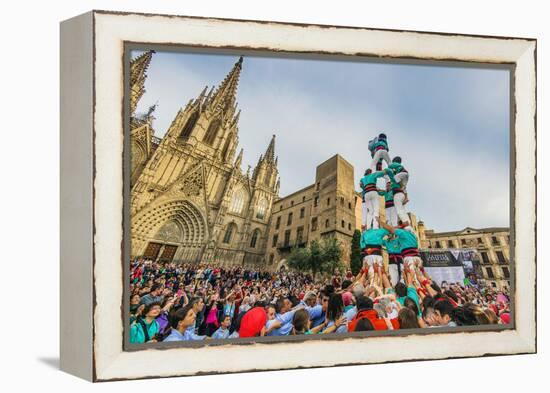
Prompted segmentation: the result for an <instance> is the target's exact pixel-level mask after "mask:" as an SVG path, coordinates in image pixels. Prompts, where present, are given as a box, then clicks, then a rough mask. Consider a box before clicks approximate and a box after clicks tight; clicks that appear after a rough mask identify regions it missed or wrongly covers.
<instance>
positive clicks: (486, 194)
mask: <svg viewBox="0 0 550 393" xmlns="http://www.w3.org/2000/svg"><path fill="white" fill-rule="evenodd" d="M139 53H140V52H134V53H133V54H132V56H136V55H138V54H139ZM237 60H238V56H235V55H211V54H191V53H187V54H186V53H170V52H157V53H155V54H154V55H153V59H152V61H151V65H150V67H149V71H148V78H147V80H146V82H145V88H146V90H147V91H146V93H145V94H144V96H143V98H142V99H141V101H140V102H139V105H138V108H137V112H145V111H146V110H147V108H148V107H149V106H150V105H152V104H154V103H155V102H157V101H158V108H157V110H156V112H155V116H156V120H155V122H154V128H155V132H156V136H159V137H161V136H163V135H164V133H165V132H166V130H167V129H168V127H169V125H170V123H171V121H172V120H173V118H174V116H175V115H176V113H177V111H178V110H179V109H180V108H181V107H183V106H185V104H186V103H187V102H188V101H189V99H191V98H195V97H197V96H198V94H199V93H200V92H201V90H202V89H203V88H204V86H205V85H208V86H209V87H210V86H212V85H216V86H217V85H218V84H219V83H220V82H221V81H222V80H223V78H224V77H225V76H226V75H227V73H228V72H229V71H230V70H231V68H232V67H233V65H234V64H235V62H236V61H237ZM509 99H510V97H509V73H508V71H505V70H497V69H479V68H458V67H442V66H438V67H436V66H426V65H397V64H376V63H367V62H347V61H334V60H330V61H329V60H324V59H323V60H309V59H299V58H293V59H289V58H272V57H252V56H245V58H244V62H243V70H242V73H241V78H240V83H239V89H238V92H237V101H238V103H239V108H240V109H241V110H242V112H241V117H240V121H239V142H240V146H241V147H243V148H244V151H245V154H244V158H243V170H246V167H247V165H252V167H254V165H255V164H256V163H257V161H258V157H259V155H260V154H262V153H263V152H265V150H266V148H267V145H268V143H269V140H270V138H271V135H272V134H276V154H277V155H278V156H279V174H280V176H281V192H280V195H281V196H285V195H287V194H290V193H292V192H294V191H296V190H298V189H300V188H302V187H305V186H307V185H310V184H312V183H313V182H314V179H315V168H316V166H317V165H318V164H319V163H321V162H323V161H325V160H326V159H328V158H330V157H331V156H333V155H334V154H336V153H338V154H340V155H342V156H343V157H344V158H345V159H346V160H347V161H349V162H350V163H351V164H352V165H353V166H354V168H355V178H356V184H357V183H358V182H359V179H360V177H361V175H362V173H363V171H364V170H365V169H366V168H367V167H368V166H369V165H370V154H369V152H368V149H367V142H368V140H369V139H371V138H372V137H374V136H376V135H378V133H380V132H384V133H386V134H387V135H388V142H389V147H390V156H391V157H393V156H396V155H399V156H401V157H402V158H403V164H404V166H405V167H406V168H407V170H408V171H409V174H410V177H409V184H408V187H407V188H408V192H409V198H410V200H411V201H410V202H409V204H408V205H407V210H409V211H412V212H414V213H415V214H416V215H417V216H418V217H419V219H421V220H423V221H424V222H425V224H426V226H427V227H428V228H432V229H435V230H436V231H451V230H460V229H463V228H465V227H467V226H470V227H474V228H482V227H490V226H508V225H509V165H510V160H509V140H508V135H509V116H510V114H509ZM357 188H358V187H357Z"/></svg>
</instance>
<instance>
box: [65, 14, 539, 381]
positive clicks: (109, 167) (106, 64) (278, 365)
mask: <svg viewBox="0 0 550 393" xmlns="http://www.w3.org/2000/svg"><path fill="white" fill-rule="evenodd" d="M125 43H146V44H150V45H167V44H169V45H182V46H187V47H209V48H214V49H215V48H219V49H222V48H232V49H236V48H242V49H243V50H245V49H246V50H250V49H253V50H254V49H256V50H263V51H278V52H285V53H317V54H319V53H322V54H327V55H330V54H333V55H342V56H368V57H371V58H377V59H379V60H392V59H409V60H411V61H414V60H430V61H458V62H475V63H494V64H497V63H498V64H509V65H511V66H513V69H514V71H513V75H514V76H513V93H514V94H513V99H514V103H515V105H514V115H513V124H512V130H513V131H512V134H511V135H512V138H513V143H512V144H511V149H512V154H511V157H512V158H513V159H512V162H513V163H514V165H513V170H514V172H513V174H512V176H513V179H512V182H511V184H512V185H513V187H511V188H512V198H513V200H512V206H513V209H512V213H513V216H512V217H511V221H512V222H513V225H512V226H513V231H512V234H511V239H512V240H511V243H512V242H513V245H514V246H513V252H514V254H513V257H514V261H520V263H517V264H514V269H513V275H514V292H513V298H514V327H513V329H506V330H501V331H465V332H452V333H451V332H444V333H437V334H426V335H420V334H413V335H410V334H409V335H391V336H387V335H386V336H383V335H376V336H372V337H368V338H363V337H347V338H344V339H331V340H309V341H306V342H272V343H269V344H265V343H252V344H247V345H235V344H226V345H216V346H201V347H191V348H190V347H186V348H165V349H154V348H153V349H141V350H137V351H133V350H132V351H128V350H125V349H124V334H123V332H124V320H123V317H122V311H121V310H122V308H123V292H124V279H123V277H124V272H123V263H122V259H123V255H124V241H123V234H124V230H125V228H124V225H123V222H124V217H123V210H124V209H123V202H124V197H123V165H124V163H123V156H124V154H123V153H124V132H123V124H124V118H123V116H124V108H123V102H124V85H123V64H124V47H125ZM61 183H62V184H61V332H60V334H61V368H62V369H63V370H65V371H67V372H69V373H71V374H74V375H77V376H79V377H82V378H85V379H87V380H90V381H109V380H121V379H137V378H151V377H168V376H185V375H200V374H213V373H232V372H243V371H253V370H278V369H291V368H303V367H330V366H336V365H347V364H368V363H383V362H395V361H410V360H420V359H422V360H424V359H444V358H451V357H452V358H460V357H472V356H487V355H503V354H520V353H533V352H536V306H535V304H536V302H535V299H536V245H535V239H536V40H534V39H524V38H508V37H481V36H468V35H451V34H440V33H424V32H422V33H421V32H412V31H389V30H377V29H369V28H358V27H337V26H321V25H299V24H285V23H275V22H263V21H241V20H227V19H215V18H197V17H185V16H171V15H149V14H132V13H116V12H104V11H92V12H89V13H87V14H84V15H81V16H78V17H75V18H73V19H70V20H67V21H65V22H63V23H62V24H61ZM403 348H407V350H406V351H403ZM222 359H223V361H222ZM227 359H231V361H227Z"/></svg>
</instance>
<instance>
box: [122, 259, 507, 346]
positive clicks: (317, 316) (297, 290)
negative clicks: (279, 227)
mask: <svg viewBox="0 0 550 393" xmlns="http://www.w3.org/2000/svg"><path fill="white" fill-rule="evenodd" d="M371 269H373V270H374V272H372V271H371V272H369V271H368V268H365V269H363V270H361V271H360V272H359V273H358V274H357V275H355V276H354V275H352V273H351V271H346V272H342V273H337V274H335V275H333V276H332V277H322V278H316V279H314V277H312V276H311V275H310V274H306V273H300V272H292V271H280V272H268V271H258V270H248V269H244V268H241V267H234V268H220V267H216V266H213V265H203V264H198V265H190V264H174V263H169V264H159V263H154V262H152V261H147V260H143V259H136V260H134V261H133V262H132V263H131V270H130V296H131V297H130V342H132V343H146V342H161V341H164V342H169V341H188V340H209V339H228V338H238V337H256V336H286V335H300V334H341V333H347V332H357V331H369V330H396V329H419V328H434V329H435V328H440V327H456V326H472V325H488V324H509V323H510V300H509V294H508V293H505V292H498V291H495V290H493V289H490V288H480V287H478V285H477V283H476V284H475V285H474V284H473V283H472V281H468V280H467V281H466V282H465V283H464V282H462V283H446V282H442V283H440V285H438V284H437V283H436V282H434V281H433V280H431V279H430V277H429V276H428V274H427V273H426V272H425V270H424V269H423V268H422V267H419V266H409V267H406V268H404V269H403V272H402V279H401V280H400V281H399V282H397V283H396V284H395V285H391V281H390V279H389V277H388V272H387V271H385V269H383V268H380V267H377V266H376V265H375V266H374V267H371ZM369 273H370V274H369Z"/></svg>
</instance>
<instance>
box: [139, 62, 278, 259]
mask: <svg viewBox="0 0 550 393" xmlns="http://www.w3.org/2000/svg"><path fill="white" fill-rule="evenodd" d="M152 55H153V52H147V53H145V54H143V55H141V56H139V57H137V58H135V59H134V60H133V61H132V62H131V78H130V83H131V86H130V91H131V97H130V99H131V103H130V104H131V105H130V106H131V109H132V111H133V112H132V117H131V126H130V134H131V146H132V147H131V156H132V158H131V179H130V185H131V195H130V217H131V219H130V221H131V257H132V258H135V257H145V258H148V259H152V260H156V261H175V262H192V263H196V262H214V261H215V263H216V264H217V265H221V266H228V265H241V266H260V265H263V264H264V263H265V255H266V246H267V242H266V239H267V233H268V228H269V224H270V218H271V210H272V206H273V203H274V201H275V200H276V199H277V195H278V192H279V184H280V183H279V175H278V170H277V157H275V136H274V135H273V137H272V139H271V141H269V144H268V146H267V149H266V151H265V154H263V155H261V156H260V158H259V160H258V163H257V165H256V166H255V168H254V169H253V171H252V172H251V171H250V168H249V170H248V171H246V172H243V171H242V170H241V164H242V160H243V154H244V153H243V150H242V149H241V150H240V152H239V153H238V154H237V148H238V134H239V128H238V124H239V116H240V111H237V105H236V94H237V86H238V82H239V76H240V74H241V71H242V66H243V58H242V57H241V58H240V59H239V60H238V61H237V62H236V64H235V65H234V67H233V69H232V70H231V71H230V72H229V74H228V75H227V76H226V78H225V79H224V80H223V81H222V82H221V84H220V85H219V86H218V87H217V88H216V89H214V87H212V88H211V89H210V91H208V87H205V88H204V90H203V91H202V92H201V93H200V94H199V95H198V97H197V98H195V99H191V100H190V101H189V102H188V103H187V104H186V105H185V106H184V107H183V108H182V109H180V110H179V112H178V113H177V114H176V116H175V118H174V120H173V121H172V123H171V125H170V127H169V129H168V130H167V132H166V134H165V135H164V136H163V137H162V138H156V137H155V136H154V131H153V129H152V127H151V122H152V118H153V117H152V112H153V110H154V108H153V109H152V110H150V111H149V113H148V114H146V115H141V116H138V115H136V114H135V113H134V112H135V108H136V104H137V100H139V98H140V97H141V96H142V95H143V91H144V88H143V84H144V82H145V80H146V75H145V73H146V71H147V68H148V66H149V63H150V62H151V59H152ZM267 142H268V141H266V143H267Z"/></svg>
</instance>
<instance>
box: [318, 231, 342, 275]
mask: <svg viewBox="0 0 550 393" xmlns="http://www.w3.org/2000/svg"><path fill="white" fill-rule="evenodd" d="M321 254H322V263H321V269H320V270H321V271H322V272H323V273H330V274H334V272H335V271H336V269H338V268H340V267H342V262H341V258H342V247H341V246H340V242H339V241H338V240H337V239H336V238H334V237H331V238H328V239H325V240H324V241H323V244H322V247H321Z"/></svg>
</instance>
